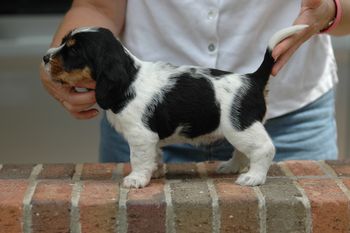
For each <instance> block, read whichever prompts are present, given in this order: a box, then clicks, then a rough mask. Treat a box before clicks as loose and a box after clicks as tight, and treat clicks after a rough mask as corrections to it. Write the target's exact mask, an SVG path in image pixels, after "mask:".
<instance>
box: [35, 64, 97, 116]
mask: <svg viewBox="0 0 350 233" xmlns="http://www.w3.org/2000/svg"><path fill="white" fill-rule="evenodd" d="M40 79H41V82H42V84H43V86H44V87H45V89H46V90H47V91H48V92H49V94H50V95H51V96H53V97H54V98H55V99H56V100H57V101H59V102H60V103H61V105H62V106H63V107H64V108H65V109H66V110H67V111H68V112H69V113H70V114H71V115H72V116H74V117H75V118H77V119H91V118H93V117H95V116H96V115H98V113H99V111H98V110H97V109H95V108H92V107H93V105H94V104H95V103H96V99H95V91H88V92H77V91H76V90H75V87H72V86H69V85H67V84H59V83H55V82H53V81H52V80H51V78H50V77H49V75H48V74H47V73H46V71H45V68H44V66H43V64H41V65H40ZM95 86H96V84H95V82H91V83H84V84H83V83H78V84H77V86H76V87H79V88H88V89H95Z"/></svg>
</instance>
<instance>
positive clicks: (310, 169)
mask: <svg viewBox="0 0 350 233" xmlns="http://www.w3.org/2000/svg"><path fill="white" fill-rule="evenodd" d="M285 165H287V167H288V168H289V169H290V170H291V172H292V173H293V174H294V175H295V176H324V175H325V173H324V172H323V171H322V169H321V167H320V165H318V164H317V162H315V161H307V160H300V161H286V162H285Z"/></svg>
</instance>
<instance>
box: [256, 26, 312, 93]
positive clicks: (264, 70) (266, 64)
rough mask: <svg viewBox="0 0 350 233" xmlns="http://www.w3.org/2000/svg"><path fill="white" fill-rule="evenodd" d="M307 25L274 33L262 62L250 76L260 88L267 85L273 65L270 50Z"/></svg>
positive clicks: (273, 61)
mask: <svg viewBox="0 0 350 233" xmlns="http://www.w3.org/2000/svg"><path fill="white" fill-rule="evenodd" d="M307 27H308V25H305V24H300V25H294V26H291V27H288V28H284V29H282V30H280V31H278V32H276V33H275V34H274V35H273V36H272V37H271V38H270V40H269V44H268V47H267V49H266V52H265V57H264V60H263V62H262V63H261V65H260V67H259V68H258V69H257V71H255V72H254V73H253V74H251V76H252V77H253V79H255V80H256V81H257V82H259V83H260V84H261V85H262V86H265V85H266V84H267V81H268V80H269V77H270V74H271V71H272V67H273V65H274V64H275V60H274V59H273V57H272V50H273V49H274V48H275V46H276V45H277V44H278V43H280V42H281V41H282V40H284V39H286V38H287V37H289V36H291V35H293V34H295V33H297V32H299V31H302V30H304V29H305V28H307Z"/></svg>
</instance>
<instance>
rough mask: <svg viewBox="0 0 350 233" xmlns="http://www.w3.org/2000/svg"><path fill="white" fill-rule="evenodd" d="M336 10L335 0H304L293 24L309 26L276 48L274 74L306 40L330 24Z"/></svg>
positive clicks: (273, 54) (273, 53) (273, 52)
mask: <svg viewBox="0 0 350 233" xmlns="http://www.w3.org/2000/svg"><path fill="white" fill-rule="evenodd" d="M335 11H336V7H335V3H334V0H302V2H301V9H300V12H299V15H298V17H297V18H296V20H295V21H294V23H293V24H294V25H295V24H307V25H309V27H308V28H306V29H305V30H304V31H301V32H300V33H297V34H295V35H293V36H291V37H289V38H287V39H285V40H283V41H282V42H281V43H280V44H278V45H277V46H276V47H275V48H274V50H273V51H272V56H273V58H274V59H275V60H276V64H275V65H274V67H273V69H272V75H273V76H275V75H277V73H278V72H279V71H280V70H281V69H282V67H283V66H284V65H285V64H286V63H287V61H288V60H289V58H290V57H291V56H292V55H293V54H294V52H295V51H296V50H297V49H298V48H299V47H300V46H301V45H302V44H303V43H304V42H305V41H307V40H308V39H310V37H312V36H313V35H314V34H317V33H319V32H320V31H321V30H322V29H324V28H326V27H327V26H328V24H329V22H331V21H332V20H333V18H334V15H335Z"/></svg>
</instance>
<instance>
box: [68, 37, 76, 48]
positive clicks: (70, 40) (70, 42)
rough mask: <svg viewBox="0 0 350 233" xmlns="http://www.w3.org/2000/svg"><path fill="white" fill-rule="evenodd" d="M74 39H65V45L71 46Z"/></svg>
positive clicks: (73, 43)
mask: <svg viewBox="0 0 350 233" xmlns="http://www.w3.org/2000/svg"><path fill="white" fill-rule="evenodd" d="M75 42H76V41H75V39H69V40H67V42H66V45H67V47H71V46H73V45H75Z"/></svg>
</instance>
